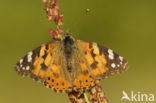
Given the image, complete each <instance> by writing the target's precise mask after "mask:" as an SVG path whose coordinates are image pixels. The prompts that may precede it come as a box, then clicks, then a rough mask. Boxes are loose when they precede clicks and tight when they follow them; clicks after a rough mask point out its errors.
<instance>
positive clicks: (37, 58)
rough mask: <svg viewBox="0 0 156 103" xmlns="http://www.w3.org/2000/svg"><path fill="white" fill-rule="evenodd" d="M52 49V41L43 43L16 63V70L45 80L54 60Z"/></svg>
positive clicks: (24, 74) (23, 74) (36, 78)
mask: <svg viewBox="0 0 156 103" xmlns="http://www.w3.org/2000/svg"><path fill="white" fill-rule="evenodd" d="M51 50H52V46H51V43H47V44H43V45H41V46H40V47H38V48H36V49H34V50H33V51H31V52H29V53H28V54H27V55H25V56H24V57H23V58H22V59H20V61H19V62H18V63H16V65H15V71H16V72H17V73H18V74H20V75H22V76H30V77H31V78H33V79H35V80H40V81H41V82H43V81H44V79H45V77H46V71H47V69H48V66H49V65H50V61H51V60H52V53H51Z"/></svg>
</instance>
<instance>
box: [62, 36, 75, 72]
mask: <svg viewBox="0 0 156 103" xmlns="http://www.w3.org/2000/svg"><path fill="white" fill-rule="evenodd" d="M74 47H75V40H74V38H72V36H71V35H65V37H64V39H63V49H64V54H65V58H66V63H67V69H68V71H69V72H71V70H72V65H71V56H72V54H73V52H74Z"/></svg>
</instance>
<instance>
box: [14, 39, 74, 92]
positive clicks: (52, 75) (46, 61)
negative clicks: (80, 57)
mask: <svg viewBox="0 0 156 103" xmlns="http://www.w3.org/2000/svg"><path fill="white" fill-rule="evenodd" d="M62 52H63V51H61V42H60V41H53V42H50V43H48V44H43V45H41V46H40V47H38V48H36V49H35V50H33V51H31V52H29V53H28V54H27V55H26V56H24V57H23V58H22V59H21V60H20V61H19V62H18V63H17V64H16V65H15V71H16V72H17V73H18V74H20V75H22V76H30V77H31V78H32V79H34V80H36V81H41V82H42V83H44V84H45V86H46V87H48V88H51V89H54V90H55V91H57V92H61V91H62V92H69V91H71V88H72V85H71V80H70V78H71V77H70V76H69V73H68V72H67V69H66V61H65V57H64V55H63V53H62Z"/></svg>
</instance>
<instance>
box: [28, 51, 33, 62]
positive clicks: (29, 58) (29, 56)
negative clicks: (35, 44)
mask: <svg viewBox="0 0 156 103" xmlns="http://www.w3.org/2000/svg"><path fill="white" fill-rule="evenodd" d="M32 54H33V52H32V51H31V52H29V53H28V56H27V58H28V62H31V61H32Z"/></svg>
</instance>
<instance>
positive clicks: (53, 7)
mask: <svg viewBox="0 0 156 103" xmlns="http://www.w3.org/2000/svg"><path fill="white" fill-rule="evenodd" d="M56 1H57V0H43V3H44V4H45V11H46V15H47V19H48V21H54V22H55V24H56V29H54V30H53V29H50V30H49V34H50V35H51V36H52V38H53V39H55V40H61V39H62V33H63V31H64V30H63V28H62V26H63V24H64V21H63V17H64V14H63V13H60V9H59V5H58V4H56Z"/></svg>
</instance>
